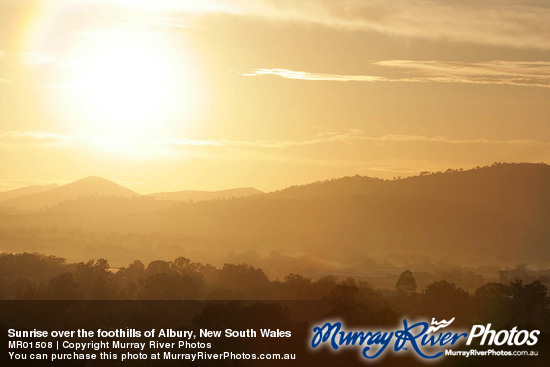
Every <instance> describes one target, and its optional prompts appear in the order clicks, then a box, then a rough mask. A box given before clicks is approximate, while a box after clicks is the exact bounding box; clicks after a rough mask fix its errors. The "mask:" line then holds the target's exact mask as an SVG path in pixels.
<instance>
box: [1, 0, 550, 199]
mask: <svg viewBox="0 0 550 367" xmlns="http://www.w3.org/2000/svg"><path fill="white" fill-rule="evenodd" d="M549 101H550V3H549V2H548V1H547V0H475V1H474V0H460V1H458V0H426V1H413V0H396V1H391V2H390V1H383V0H292V1H290V0H223V1H221V0H200V1H199V0H189V1H186V0H181V1H176V0H155V1H148V0H111V1H108V0H78V1H77V0H47V1H41V0H27V1H18V0H0V157H1V160H0V162H1V163H0V191H5V190H10V189H15V188H18V187H22V186H27V185H34V184H48V183H61V184H62V183H68V182H71V181H74V180H77V179H80V178H83V177H86V176H91V175H95V176H102V177H104V178H107V179H110V180H113V181H116V182H118V183H120V184H123V185H125V186H127V187H129V188H131V189H133V190H135V191H137V192H140V193H152V192H158V191H177V190H187V189H196V190H221V189H227V188H232V187H245V186H252V187H256V188H258V189H261V190H265V191H271V190H277V189H281V188H284V187H287V186H291V185H296V184H305V183H309V182H313V181H318V180H325V179H330V178H336V177H342V176H349V175H356V174H359V175H366V176H375V177H382V178H393V177H405V176H409V175H415V174H418V173H419V172H421V171H439V170H442V171H444V170H446V169H447V168H453V169H456V168H464V169H468V168H473V167H475V166H478V165H480V166H483V165H487V164H491V163H493V162H547V163H548V162H550V102H549Z"/></svg>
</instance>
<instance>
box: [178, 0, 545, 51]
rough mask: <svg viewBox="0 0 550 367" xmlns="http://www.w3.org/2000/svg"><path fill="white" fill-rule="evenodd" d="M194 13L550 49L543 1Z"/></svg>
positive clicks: (279, 3) (397, 0)
mask: <svg viewBox="0 0 550 367" xmlns="http://www.w3.org/2000/svg"><path fill="white" fill-rule="evenodd" d="M206 4H209V5H208V6H206ZM191 9H193V10H194V12H195V13H212V12H225V13H230V14H242V15H247V16H255V17H263V18H271V19H275V20H279V21H292V22H306V23H315V24H320V25H324V26H328V27H334V28H341V29H348V30H364V31H375V32H379V33H383V34H388V35H391V36H395V37H403V38H409V37H416V38H424V39H434V40H451V41H458V42H470V43H476V44H490V45H502V46H510V47H519V48H534V49H550V6H549V4H548V2H546V1H543V0H502V1H496V0H478V1H473V0H424V1H417V0H394V1H387V0H369V1H361V0H339V1H334V0H301V1H295V0H226V1H223V2H220V1H214V0H210V1H205V2H204V4H203V5H202V6H200V7H199V6H192V7H189V6H188V7H187V10H186V9H185V8H181V11H187V12H189V11H190V10H191Z"/></svg>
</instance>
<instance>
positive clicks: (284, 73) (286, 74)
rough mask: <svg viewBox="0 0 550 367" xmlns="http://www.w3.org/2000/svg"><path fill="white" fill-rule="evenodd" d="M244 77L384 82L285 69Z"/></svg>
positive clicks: (365, 77) (250, 74)
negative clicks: (275, 76) (259, 76)
mask: <svg viewBox="0 0 550 367" xmlns="http://www.w3.org/2000/svg"><path fill="white" fill-rule="evenodd" d="M243 75H244V76H253V75H277V76H280V77H283V78H287V79H300V80H328V81H339V82H348V81H361V82H375V81H379V80H384V78H382V77H377V76H371V75H338V74H322V73H308V72H305V71H294V70H287V69H256V70H254V71H253V72H252V73H248V74H243Z"/></svg>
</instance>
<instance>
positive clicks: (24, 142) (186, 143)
mask: <svg viewBox="0 0 550 367" xmlns="http://www.w3.org/2000/svg"><path fill="white" fill-rule="evenodd" d="M364 142H387V143H440V144H455V145H458V144H460V145H471V144H476V145H481V144H491V145H518V146H550V142H544V141H539V140H530V139H512V140H495V139H486V138H476V139H456V138H449V137H443V136H424V135H399V134H389V135H382V136H369V135H367V134H365V133H364V131H362V130H359V129H349V130H343V131H323V132H320V133H317V134H316V135H314V136H312V137H311V138H308V139H303V140H283V139H271V140H250V141H248V140H226V139H221V140H194V139H188V138H159V139H131V138H110V137H101V136H86V135H71V134H60V133H55V132H47V131H8V132H5V133H2V134H0V146H3V147H5V148H6V147H25V146H32V147H36V146H41V147H43V148H55V147H90V148H98V149H102V148H106V147H112V146H115V147H129V148H132V149H135V150H136V151H139V150H140V149H142V148H144V147H145V148H146V147H155V146H156V147H165V148H181V147H184V148H209V149H216V148H220V149H221V148H242V149H248V148H258V149H265V150H273V149H278V150H281V149H285V148H292V147H303V146H312V145H319V144H331V143H339V144H354V143H364Z"/></svg>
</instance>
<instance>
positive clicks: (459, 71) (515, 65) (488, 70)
mask: <svg viewBox="0 0 550 367" xmlns="http://www.w3.org/2000/svg"><path fill="white" fill-rule="evenodd" d="M375 65H379V66H385V67H390V68H396V69H402V70H405V71H407V72H408V74H409V75H411V76H412V79H409V80H410V81H419V82H446V83H474V84H507V85H520V86H528V87H542V88H549V87H550V62H549V61H500V60H495V61H488V62H478V63H466V62H456V61H415V60H389V61H379V62H376V63H375ZM405 80H407V79H405Z"/></svg>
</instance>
